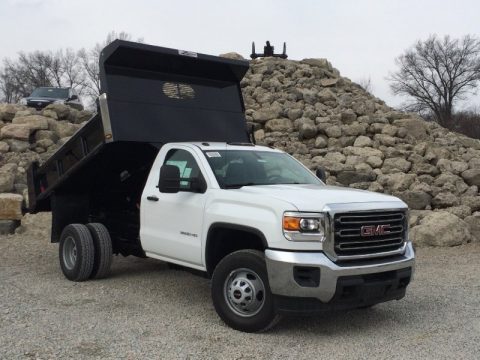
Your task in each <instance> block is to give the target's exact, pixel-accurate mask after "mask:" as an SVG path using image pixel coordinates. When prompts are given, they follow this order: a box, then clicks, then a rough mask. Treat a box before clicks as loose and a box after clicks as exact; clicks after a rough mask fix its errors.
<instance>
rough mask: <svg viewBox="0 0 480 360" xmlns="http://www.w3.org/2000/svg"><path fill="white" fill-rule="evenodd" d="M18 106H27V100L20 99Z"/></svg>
mask: <svg viewBox="0 0 480 360" xmlns="http://www.w3.org/2000/svg"><path fill="white" fill-rule="evenodd" d="M18 103H19V104H20V105H27V99H25V98H22V99H20V101H19V102H18Z"/></svg>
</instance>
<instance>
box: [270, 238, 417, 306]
mask: <svg viewBox="0 0 480 360" xmlns="http://www.w3.org/2000/svg"><path fill="white" fill-rule="evenodd" d="M265 260H266V263H267V270H268V280H269V283H270V289H271V291H272V293H273V294H275V295H283V296H289V297H308V298H317V299H319V300H320V301H322V302H324V303H326V302H328V301H330V300H331V299H332V298H333V296H334V295H335V291H336V288H337V279H338V278H339V277H341V276H352V275H364V274H373V273H380V272H387V271H393V270H400V269H405V268H409V267H410V268H412V273H413V270H414V267H415V253H414V251H413V247H412V243H411V242H408V243H407V246H406V250H405V253H404V254H403V255H401V256H398V257H395V258H386V259H379V260H376V261H375V260H370V261H369V262H366V263H365V264H362V265H359V264H358V263H357V264H356V265H351V266H348V263H347V262H346V263H343V264H342V266H339V265H337V264H335V263H334V262H332V261H331V260H330V259H329V258H328V257H327V256H326V255H325V254H324V253H322V252H292V251H282V250H270V249H267V250H265ZM295 266H310V267H317V268H319V269H320V284H319V286H318V287H305V286H300V285H299V284H298V283H297V282H296V281H295V279H294V276H293V269H294V267H295Z"/></svg>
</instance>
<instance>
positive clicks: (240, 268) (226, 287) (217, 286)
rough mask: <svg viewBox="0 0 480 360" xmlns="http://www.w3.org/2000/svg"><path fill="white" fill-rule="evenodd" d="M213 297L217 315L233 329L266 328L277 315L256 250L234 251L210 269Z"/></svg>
mask: <svg viewBox="0 0 480 360" xmlns="http://www.w3.org/2000/svg"><path fill="white" fill-rule="evenodd" d="M212 300H213V305H214V306H215V310H216V311H217V313H218V315H219V316H220V317H221V318H222V320H223V321H224V322H225V323H226V324H227V325H229V326H230V327H232V328H234V329H236V330H240V331H245V332H256V331H265V330H267V329H269V328H271V327H272V326H273V325H275V324H276V322H277V321H278V319H279V316H278V315H277V314H276V312H275V307H274V303H273V296H272V293H271V292H270V287H269V285H268V276H267V268H266V265H265V259H264V255H263V253H262V252H260V251H258V250H239V251H235V252H233V253H231V254H229V255H227V256H226V257H225V258H223V259H222V260H221V261H220V263H219V264H218V265H217V267H216V268H215V271H214V272H213V277H212Z"/></svg>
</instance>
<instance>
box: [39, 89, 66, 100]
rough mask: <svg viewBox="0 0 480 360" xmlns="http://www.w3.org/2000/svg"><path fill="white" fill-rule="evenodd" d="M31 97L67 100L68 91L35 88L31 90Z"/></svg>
mask: <svg viewBox="0 0 480 360" xmlns="http://www.w3.org/2000/svg"><path fill="white" fill-rule="evenodd" d="M30 96H31V97H46V98H52V99H66V98H68V89H61V88H37V89H35V90H33V92H32V95H30Z"/></svg>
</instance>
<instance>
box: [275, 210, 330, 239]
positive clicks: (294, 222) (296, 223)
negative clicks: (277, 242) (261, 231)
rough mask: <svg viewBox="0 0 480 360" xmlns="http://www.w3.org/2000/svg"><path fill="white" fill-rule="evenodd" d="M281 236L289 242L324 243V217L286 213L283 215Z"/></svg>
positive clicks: (316, 214) (318, 214)
mask: <svg viewBox="0 0 480 360" xmlns="http://www.w3.org/2000/svg"><path fill="white" fill-rule="evenodd" d="M283 235H284V236H285V238H286V239H287V240H290V241H324V240H325V215H324V214H322V213H302V212H294V211H288V212H286V213H284V214H283Z"/></svg>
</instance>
